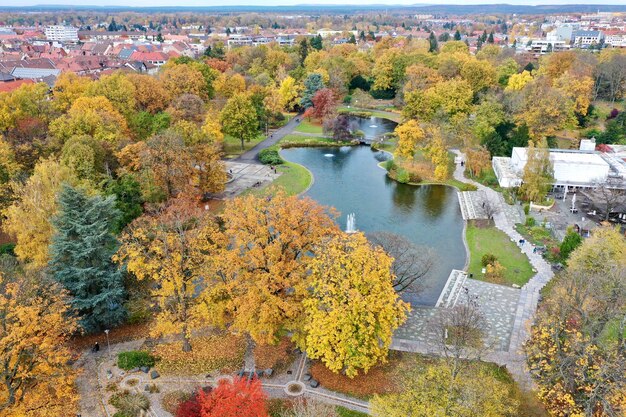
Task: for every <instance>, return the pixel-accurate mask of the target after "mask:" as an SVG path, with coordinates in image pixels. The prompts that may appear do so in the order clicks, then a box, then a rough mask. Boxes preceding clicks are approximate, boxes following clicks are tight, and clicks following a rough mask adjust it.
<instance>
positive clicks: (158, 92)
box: [126, 74, 171, 114]
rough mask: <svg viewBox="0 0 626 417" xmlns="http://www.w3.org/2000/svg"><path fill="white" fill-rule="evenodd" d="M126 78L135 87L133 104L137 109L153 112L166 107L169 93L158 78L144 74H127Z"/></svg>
mask: <svg viewBox="0 0 626 417" xmlns="http://www.w3.org/2000/svg"><path fill="white" fill-rule="evenodd" d="M126 78H127V79H128V81H130V82H131V83H133V86H134V87H135V89H134V93H135V105H136V107H137V109H138V110H140V111H147V112H149V113H151V114H155V113H158V112H161V111H163V110H165V109H166V108H167V106H168V104H169V102H170V98H171V96H170V94H171V93H170V92H169V91H168V90H166V89H165V86H164V85H163V82H162V81H161V80H160V79H159V78H156V77H153V76H151V75H145V74H128V75H127V76H126Z"/></svg>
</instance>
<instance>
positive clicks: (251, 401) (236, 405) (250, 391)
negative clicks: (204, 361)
mask: <svg viewBox="0 0 626 417" xmlns="http://www.w3.org/2000/svg"><path fill="white" fill-rule="evenodd" d="M197 397H198V402H199V403H200V407H201V410H202V415H203V416H204V417H267V416H268V414H267V404H266V400H267V394H265V392H264V391H263V388H262V386H261V381H260V380H259V379H257V378H255V379H252V380H251V381H248V380H247V379H245V378H235V380H234V381H233V382H229V381H225V380H222V381H220V383H219V385H218V386H217V388H215V389H213V390H212V391H211V392H208V393H207V392H203V391H198V394H197ZM177 417H187V416H177ZM189 417H192V416H189Z"/></svg>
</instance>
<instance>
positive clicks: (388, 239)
mask: <svg viewBox="0 0 626 417" xmlns="http://www.w3.org/2000/svg"><path fill="white" fill-rule="evenodd" d="M367 238H368V240H369V241H370V242H371V243H372V245H374V246H380V247H381V248H383V250H384V251H385V252H386V253H387V254H388V255H389V256H391V258H392V259H393V263H392V265H391V273H392V276H393V289H394V290H396V291H397V292H398V293H403V292H411V293H419V292H420V291H421V290H422V289H423V288H424V283H423V282H422V281H423V279H424V278H425V277H426V276H428V274H429V273H430V272H431V271H432V268H433V267H434V266H435V263H436V261H437V255H436V254H435V252H434V250H433V249H432V248H429V247H425V246H419V245H416V244H414V243H412V242H410V241H409V240H408V239H406V238H404V237H402V236H400V235H396V234H394V233H389V232H375V233H372V234H368V235H367Z"/></svg>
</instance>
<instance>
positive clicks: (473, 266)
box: [466, 222, 534, 285]
mask: <svg viewBox="0 0 626 417" xmlns="http://www.w3.org/2000/svg"><path fill="white" fill-rule="evenodd" d="M466 238H467V245H468V246H469V250H470V264H469V270H468V272H469V273H472V274H474V278H476V279H480V280H482V279H484V276H483V274H482V268H483V266H482V264H481V260H482V257H483V255H485V254H487V253H491V254H493V255H495V256H496V257H497V258H498V262H500V264H501V265H502V266H503V267H504V268H505V272H504V279H503V282H497V283H496V284H517V285H524V284H525V283H526V282H528V280H529V279H530V278H531V277H532V276H533V275H534V273H533V271H532V266H531V265H530V262H529V261H528V258H527V257H526V255H525V254H523V253H521V251H520V248H519V247H518V246H517V244H516V243H514V242H511V239H510V238H509V237H508V236H507V235H506V234H505V233H504V232H502V231H500V230H498V229H496V228H495V227H493V226H490V227H485V228H480V227H477V226H475V225H474V224H473V223H472V222H468V224H467V233H466Z"/></svg>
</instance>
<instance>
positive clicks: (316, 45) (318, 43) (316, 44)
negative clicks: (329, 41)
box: [311, 35, 323, 51]
mask: <svg viewBox="0 0 626 417" xmlns="http://www.w3.org/2000/svg"><path fill="white" fill-rule="evenodd" d="M322 47H323V44H322V35H317V36H314V37H312V38H311V48H313V49H317V50H318V51H320V50H321V49H322Z"/></svg>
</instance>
